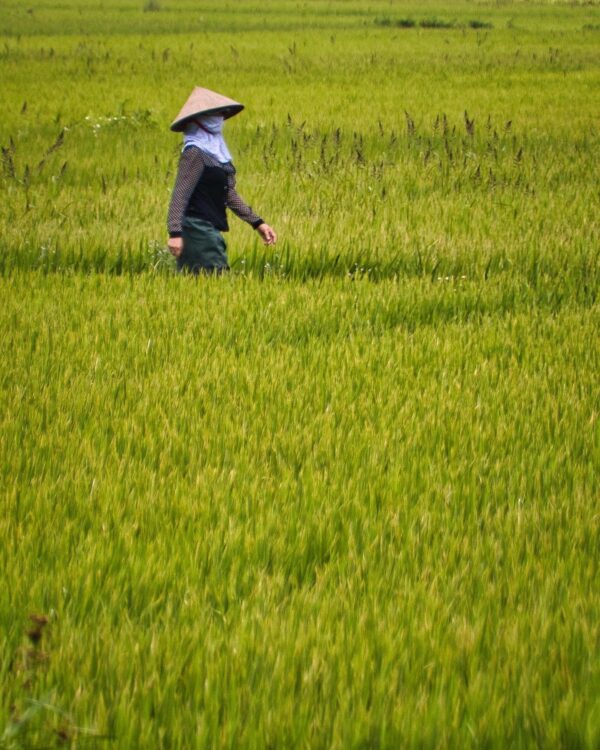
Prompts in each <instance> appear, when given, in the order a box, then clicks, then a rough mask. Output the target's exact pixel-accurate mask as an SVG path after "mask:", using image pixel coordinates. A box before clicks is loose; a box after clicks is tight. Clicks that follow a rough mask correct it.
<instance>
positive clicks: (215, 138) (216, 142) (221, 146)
mask: <svg viewBox="0 0 600 750" xmlns="http://www.w3.org/2000/svg"><path fill="white" fill-rule="evenodd" d="M223 122H224V118H223V117H222V116H221V115H210V116H202V117H198V118H197V121H192V122H190V123H188V125H187V127H186V129H185V134H184V136H183V150H184V151H185V149H186V148H187V147H188V146H197V147H198V148H199V149H201V150H202V151H206V153H208V154H210V155H211V156H212V157H214V158H215V159H216V160H217V161H220V162H221V163H225V162H228V161H231V153H230V152H229V149H228V148H227V144H226V143H225V139H224V138H223ZM198 123H200V125H199V124H198Z"/></svg>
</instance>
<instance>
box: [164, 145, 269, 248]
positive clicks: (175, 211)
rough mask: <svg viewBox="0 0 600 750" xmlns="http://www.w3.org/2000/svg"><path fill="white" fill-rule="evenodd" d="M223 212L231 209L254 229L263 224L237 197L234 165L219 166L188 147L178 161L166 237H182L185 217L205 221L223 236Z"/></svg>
mask: <svg viewBox="0 0 600 750" xmlns="http://www.w3.org/2000/svg"><path fill="white" fill-rule="evenodd" d="M225 208H229V209H231V210H232V211H233V213H234V214H236V215H237V216H239V217H240V219H242V220H243V221H245V222H247V223H248V224H250V226H252V227H253V228H254V229H256V228H257V227H258V226H260V225H261V224H262V223H263V220H262V219H261V218H260V216H258V214H256V213H254V211H253V210H252V208H251V207H250V206H248V205H247V204H246V203H245V202H244V201H243V200H242V198H241V197H240V196H239V195H238V193H237V191H236V189H235V167H234V166H233V164H232V163H231V162H227V163H226V164H222V163H221V162H219V161H217V160H216V159H215V158H214V157H213V156H211V155H210V154H208V153H206V151H202V150H200V149H199V148H198V147H197V146H188V147H187V148H186V149H185V150H184V151H183V152H182V153H181V156H180V158H179V167H178V170H177V178H176V180H175V187H174V188H173V193H172V195H171V204H170V206H169V216H168V220H167V227H168V230H169V236H170V237H181V235H182V229H181V224H182V221H183V217H184V216H185V215H189V216H196V217H199V218H201V219H205V220H206V221H209V222H210V223H211V224H213V225H214V226H215V227H216V228H217V229H218V230H219V231H221V232H226V231H227V230H228V229H229V226H228V224H227V216H226V213H225Z"/></svg>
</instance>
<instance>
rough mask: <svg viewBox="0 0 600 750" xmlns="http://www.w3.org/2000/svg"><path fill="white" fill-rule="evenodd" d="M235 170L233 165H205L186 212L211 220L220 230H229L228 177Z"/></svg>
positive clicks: (198, 217)
mask: <svg viewBox="0 0 600 750" xmlns="http://www.w3.org/2000/svg"><path fill="white" fill-rule="evenodd" d="M228 166H229V165H228ZM234 172H235V170H234V169H233V166H230V167H229V170H226V169H223V167H204V169H203V170H202V174H201V175H200V179H199V180H198V182H197V183H196V187H195V188H194V192H193V193H192V197H191V198H190V201H189V203H188V206H187V209H186V212H185V213H186V214H187V215H189V216H194V217H195V218H197V219H204V221H208V222H210V223H211V224H212V225H213V226H214V227H216V228H217V229H218V230H219V231H220V232H227V231H229V225H228V223H227V214H226V212H225V204H226V201H227V191H228V190H229V183H228V179H227V178H228V175H229V174H232V173H234Z"/></svg>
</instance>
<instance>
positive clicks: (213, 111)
mask: <svg viewBox="0 0 600 750" xmlns="http://www.w3.org/2000/svg"><path fill="white" fill-rule="evenodd" d="M243 108H244V105H243V104H240V103H239V102H236V101H233V99H229V98H227V97H226V96H222V95H221V94H217V93H215V92H214V91H210V90H209V89H204V88H200V87H196V88H195V89H194V90H193V91H192V93H191V94H190V96H189V98H188V100H187V101H186V103H185V104H184V105H183V108H182V109H181V111H180V112H179V114H178V115H177V117H176V119H175V120H174V121H173V123H172V124H171V130H174V131H175V132H183V134H184V135H183V149H182V152H181V156H180V158H179V167H178V170H177V178H176V180H175V187H174V188H173V193H172V196H171V203H170V206H169V216H168V220H167V227H168V231H169V243H168V245H169V250H170V251H171V253H172V254H173V255H174V256H175V257H176V258H177V268H178V269H179V270H180V271H188V272H191V273H194V274H198V273H217V274H218V273H222V272H224V271H227V270H229V264H228V262H227V245H226V244H225V240H224V239H223V235H222V234H221V233H222V232H227V231H228V230H229V226H228V224H227V214H226V209H227V208H229V209H230V210H231V211H233V213H234V214H236V215H237V216H239V217H240V219H242V220H243V221H245V222H246V223H247V224H250V226H251V227H253V228H254V229H255V230H256V231H257V232H258V233H259V234H260V235H261V237H262V239H263V241H264V243H265V245H273V244H275V242H276V241H277V235H276V234H275V232H274V231H273V229H272V228H271V227H270V226H269V225H268V224H266V223H265V222H264V221H263V220H262V219H261V218H260V216H258V214H256V213H254V211H253V210H252V208H250V206H248V205H246V203H245V202H244V201H243V200H242V198H241V197H240V196H239V195H238V193H237V192H236V189H235V174H236V171H235V167H234V166H233V163H232V160H231V154H230V152H229V149H228V148H227V144H226V143H225V139H224V138H223V123H224V122H225V120H226V119H228V118H229V117H233V115H237V114H238V113H239V112H241V111H242V109H243Z"/></svg>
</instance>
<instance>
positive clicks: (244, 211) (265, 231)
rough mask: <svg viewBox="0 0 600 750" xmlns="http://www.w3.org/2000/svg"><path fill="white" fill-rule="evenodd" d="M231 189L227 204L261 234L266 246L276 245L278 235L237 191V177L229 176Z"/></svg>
mask: <svg viewBox="0 0 600 750" xmlns="http://www.w3.org/2000/svg"><path fill="white" fill-rule="evenodd" d="M227 179H228V184H229V189H228V190H227V199H226V201H225V203H226V204H227V207H228V208H230V209H231V210H232V211H233V213H234V214H235V215H236V216H239V218H240V219H242V221H245V222H246V223H247V224H250V226H251V227H252V228H253V229H256V231H257V232H258V233H259V234H260V236H261V237H262V238H263V242H264V243H265V245H274V244H275V243H276V242H277V234H276V233H275V230H274V229H272V228H271V227H270V226H269V225H268V224H266V223H265V222H264V221H263V220H262V219H261V218H260V216H259V215H258V214H256V213H254V211H253V210H252V208H251V207H250V206H249V205H248V204H247V203H246V202H245V201H244V200H243V199H242V197H241V196H240V195H239V193H238V192H237V190H236V189H235V175H229V176H228V178H227Z"/></svg>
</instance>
